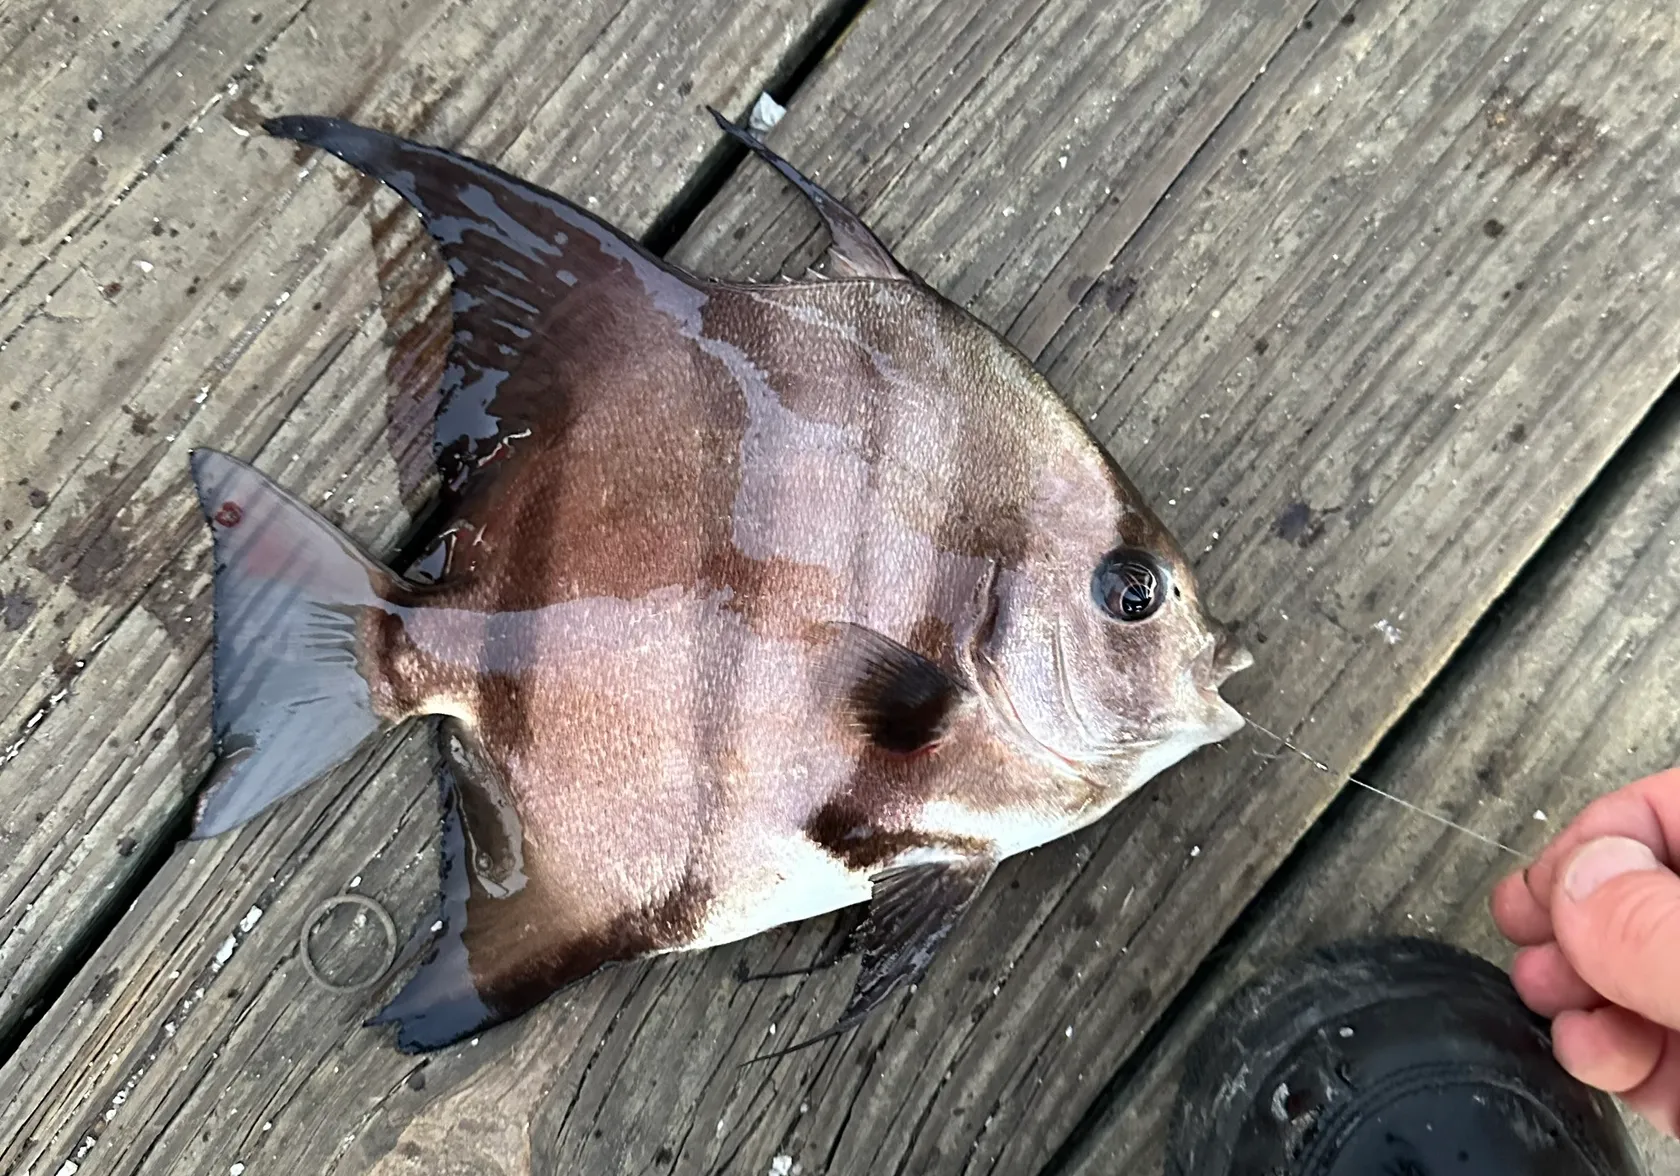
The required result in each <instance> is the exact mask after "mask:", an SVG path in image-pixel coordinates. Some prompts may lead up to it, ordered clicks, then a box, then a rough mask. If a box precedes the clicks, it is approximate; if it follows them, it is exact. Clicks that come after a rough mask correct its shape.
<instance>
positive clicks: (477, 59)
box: [0, 0, 838, 1031]
mask: <svg viewBox="0 0 1680 1176" xmlns="http://www.w3.org/2000/svg"><path fill="white" fill-rule="evenodd" d="M638 4H639V7H638ZM287 11H289V10H287V9H285V8H284V7H283V6H273V7H271V8H269V9H266V10H263V11H262V12H260V13H253V11H252V10H251V9H250V8H249V7H246V8H244V9H243V10H242V15H241V19H242V20H243V21H244V22H245V23H246V24H247V25H249V24H251V23H252V21H251V19H250V18H251V16H252V15H264V23H266V24H269V25H280V24H285V26H286V27H285V29H284V31H282V32H281V35H279V36H278V37H276V38H274V39H273V40H272V41H271V42H269V43H267V44H266V45H265V47H264V48H263V49H262V51H261V60H260V62H258V63H256V64H255V66H254V68H253V69H252V70H250V71H248V72H247V71H246V70H245V68H244V65H242V64H238V63H235V64H233V65H231V66H229V67H228V68H229V69H231V70H232V71H233V75H232V76H234V77H235V78H236V79H237V80H238V84H239V87H240V89H239V93H238V95H237V96H236V97H235V98H232V99H229V100H225V101H222V102H220V103H219V104H216V105H215V106H214V112H215V113H214V115H213V116H212V117H206V118H204V119H201V120H200V121H199V122H198V123H197V124H196V125H195V128H194V133H193V134H191V135H190V136H188V137H186V138H184V139H183V140H182V141H181V143H180V144H179V146H178V147H177V148H176V149H175V150H174V151H172V152H171V153H170V154H169V155H168V156H167V157H166V158H165V159H163V160H162V161H161V162H160V163H158V164H157V165H156V166H155V167H154V168H152V169H151V170H149V171H148V172H147V174H146V175H145V176H144V178H143V180H142V181H141V182H139V183H137V184H135V185H133V186H132V187H131V188H130V189H128V190H127V191H126V194H125V195H124V196H123V199H122V200H121V201H120V202H118V203H117V204H116V205H115V206H114V207H111V208H109V209H108V210H106V211H104V212H102V213H101V215H100V217H99V220H98V224H97V226H96V227H93V228H91V229H89V230H88V231H86V232H83V233H82V234H80V235H79V236H76V237H75V238H73V239H72V240H71V241H70V242H69V243H68V244H64V245H63V246H62V248H60V249H59V250H57V251H56V253H55V255H54V256H53V258H52V260H51V262H50V264H48V265H47V266H45V267H44V268H42V269H40V270H39V271H38V272H36V273H35V274H34V275H33V276H32V277H31V278H30V279H29V281H28V282H27V283H26V284H25V285H24V287H23V288H22V290H21V291H20V292H19V293H18V294H17V296H16V297H15V298H14V299H13V302H12V304H10V305H8V306H7V307H5V308H3V309H0V314H14V312H15V314H14V318H15V329H14V330H13V333H12V335H11V337H10V339H9V341H8V344H7V348H6V351H5V362H4V365H3V366H0V415H3V416H4V420H5V424H6V427H5V428H4V429H0V468H4V469H5V471H6V475H7V476H6V478H5V479H4V481H5V483H6V485H5V487H4V488H3V489H0V593H3V594H4V596H3V603H0V731H5V732H6V735H5V738H4V742H3V743H0V774H3V777H4V780H5V785H4V787H3V788H0V797H3V799H0V845H3V853H0V906H3V913H0V1031H4V1030H6V1029H8V1028H9V1027H10V1026H12V1025H15V1024H16V1023H17V1021H18V1019H19V1017H20V1016H21V1015H22V1014H23V1013H24V1011H25V1010H26V1008H27V1006H28V1005H29V1004H30V1003H31V1002H32V1001H34V1000H35V999H36V998H37V996H38V995H39V993H40V990H41V985H42V984H43V983H44V980H45V978H46V977H48V976H50V975H51V974H52V971H53V969H54V967H55V966H56V965H57V964H58V962H59V961H60V960H61V959H62V958H63V957H64V954H65V952H66V951H69V950H73V948H74V944H75V941H76V937H77V936H78V934H79V933H80V929H81V928H83V927H86V926H89V925H92V924H94V923H97V921H98V920H99V918H100V917H101V915H102V913H103V910H102V908H103V904H104V903H106V902H108V901H109V896H111V895H114V894H117V893H119V892H120V891H121V888H122V887H123V886H124V884H125V883H127V882H128V881H129V880H130V879H131V878H132V877H133V872H134V871H135V870H137V869H140V868H143V867H144V866H145V864H146V863H147V862H148V861H149V860H150V859H151V857H152V851H153V850H154V849H155V847H156V846H157V845H158V844H159V843H160V839H163V838H166V837H169V836H173V829H174V827H175V825H176V822H177V820H178V818H179V815H180V813H181V812H182V811H183V809H184V805H185V803H186V801H187V798H188V796H189V794H190V793H191V791H192V790H194V789H195V788H196V784H197V781H198V780H199V778H200V776H201V772H202V768H203V763H204V757H205V755H206V752H207V737H208V729H207V727H206V720H207V702H208V697H209V692H208V689H207V680H206V676H205V675H206V672H207V671H206V666H205V662H204V650H205V643H206V640H207V637H208V633H209V616H208V596H207V585H208V581H207V578H206V577H207V567H208V565H207V562H206V555H207V552H206V549H205V547H204V544H203V537H202V535H201V534H200V533H199V532H200V530H201V524H200V523H199V521H198V520H197V519H196V517H195V514H196V510H195V508H194V506H193V501H192V496H191V494H190V490H189V487H188V484H187V479H186V453H187V450H188V449H189V447H190V446H191V445H193V444H199V443H204V442H213V443H215V444H217V445H219V446H221V447H224V448H231V449H234V450H236V451H240V452H244V453H261V454H262V455H264V464H265V465H266V466H268V467H269V468H270V469H273V470H275V471H276V472H277V473H279V474H280V475H281V476H282V477H284V478H285V479H286V480H287V481H288V482H289V483H290V484H291V485H292V486H293V487H294V488H295V489H297V490H300V491H302V492H303V493H306V494H308V495H310V496H311V498H312V499H313V500H314V501H316V502H317V503H322V504H324V505H326V506H328V507H332V506H333V505H334V504H335V503H342V504H343V507H342V508H341V509H339V510H335V511H334V512H333V513H335V514H342V515H343V516H345V517H347V518H348V522H349V526H350V527H351V528H352V530H354V531H356V533H357V534H358V535H359V537H361V538H363V539H364V540H366V541H368V542H370V543H372V544H373V545H375V546H376V547H387V546H389V545H390V544H391V542H392V541H393V540H394V539H395V538H396V537H398V536H399V535H400V534H401V533H402V532H403V531H404V530H405V529H406V527H407V525H408V515H407V512H406V511H405V510H404V509H403V506H402V503H401V502H400V501H399V478H398V476H397V471H396V469H395V465H396V463H395V462H394V461H393V457H392V452H393V451H396V452H398V453H400V454H401V455H402V456H403V457H404V458H411V457H412V458H418V459H419V462H418V463H414V462H410V471H409V472H410V473H411V474H413V473H415V471H417V470H419V469H420V468H422V467H423V465H424V464H425V463H426V462H427V461H429V458H427V457H426V456H425V444H426V442H425V440H424V438H423V437H422V435H421V434H422V430H421V429H420V428H419V427H418V426H419V424H420V422H422V421H423V420H425V413H424V412H418V413H417V412H415V411H414V406H415V404H416V402H417V401H420V400H422V399H423V398H424V396H425V395H426V394H428V392H429V390H430V389H431V388H432V386H433V385H434V384H435V378H436V373H437V370H438V368H437V360H438V359H439V358H440V354H441V353H440V352H439V350H438V348H437V344H438V343H439V341H440V340H441V338H442V336H440V335H439V334H438V328H439V327H440V326H441V325H442V319H440V318H437V317H435V316H432V315H431V312H432V311H433V309H434V308H435V307H436V305H437V301H436V299H437V294H438V292H439V290H440V289H441V285H440V282H439V271H438V269H437V267H435V265H434V264H433V261H432V257H431V254H430V252H429V250H428V249H423V248H421V247H419V245H418V243H417V240H416V234H417V229H416V226H414V225H413V224H412V223H411V221H410V220H409V219H408V218H407V217H406V215H402V214H399V213H398V211H397V202H396V201H395V200H394V198H391V197H388V196H386V195H385V194H383V193H380V194H379V195H378V196H376V197H374V198H373V199H372V200H371V201H370V199H369V196H370V194H371V193H372V192H373V188H372V186H371V185H368V184H365V183H362V182H361V181H359V180H357V179H355V178H353V177H350V176H348V175H346V174H345V173H344V170H343V169H337V170H334V169H331V168H329V169H327V170H326V171H324V172H321V173H319V174H317V173H316V172H315V170H314V164H315V161H314V160H308V161H304V162H305V166H302V167H300V162H299V156H298V153H297V152H295V151H294V149H293V148H292V147H291V146H290V145H285V144H280V143H277V142H272V141H269V140H267V139H266V137H264V136H262V135H261V133H260V132H258V133H257V134H256V135H255V136H252V135H251V133H250V132H251V131H252V129H253V128H254V127H255V124H256V123H257V122H258V121H259V119H260V117H261V116H262V114H263V113H272V112H274V111H279V110H288V109H299V108H301V109H307V110H327V111H331V112H343V113H351V114H355V115H358V116H360V117H362V118H363V119H365V120H368V121H373V122H378V123H380V124H382V125H388V126H392V127H396V128H401V129H409V130H412V131H414V132H415V133H419V134H425V135H433V136H437V137H440V138H443V139H445V140H447V141H464V142H465V143H466V144H468V145H469V146H470V147H471V148H472V149H474V150H477V151H479V152H481V153H483V154H487V155H490V156H493V157H501V158H505V159H507V160H509V161H511V162H514V164H515V165H516V166H519V167H520V168H521V169H522V170H524V171H525V172H527V173H528V174H531V175H533V176H535V177H537V178H538V179H539V180H549V181H552V182H554V183H556V184H558V185H560V186H562V187H565V188H566V189H567V190H568V191H569V192H572V193H574V194H576V195H577V196H578V197H579V198H581V199H587V200H589V201H591V202H594V203H598V205H599V207H601V208H602V209H603V210H605V211H608V212H610V214H611V215H613V216H614V217H615V218H616V219H617V220H619V221H620V222H621V223H623V224H625V225H626V226H628V227H629V228H631V229H632V230H636V231H640V230H642V229H644V228H646V227H647V226H648V225H649V224H650V223H651V222H652V221H653V220H654V218H655V217H656V216H657V215H659V214H660V213H661V212H662V211H664V210H665V209H666V208H667V207H669V206H670V203H671V201H672V200H673V198H675V197H676V196H677V195H678V194H679V193H680V192H681V191H682V189H683V187H684V185H685V184H687V183H689V182H690V181H691V180H692V179H693V177H694V176H695V175H696V174H697V170H698V169H699V167H700V165H701V163H702V161H703V159H704V157H705V156H706V153H707V152H708V151H710V150H713V149H714V147H715V145H716V142H717V138H716V132H715V128H713V127H711V126H710V125H709V122H708V120H706V118H705V116H704V114H703V112H702V111H701V110H700V105H701V104H702V103H705V102H711V103H715V104H717V105H719V106H721V107H723V108H725V109H729V110H735V111H742V110H744V109H745V108H746V107H747V106H748V105H750V103H751V101H752V99H753V98H754V97H755V96H756V94H757V92H758V90H759V88H760V87H761V86H762V85H764V84H765V83H766V82H768V81H769V80H770V79H772V78H774V77H778V76H781V75H782V74H784V73H785V72H786V71H787V70H788V69H789V68H791V66H792V64H793V62H794V61H796V60H797V58H798V56H799V54H801V53H802V52H803V46H804V45H805V43H806V42H807V41H808V39H809V38H810V37H811V35H812V34H813V31H814V30H816V29H818V28H820V27H821V26H823V25H824V24H826V23H827V22H828V21H830V20H831V19H832V18H833V15H834V13H835V12H837V11H838V7H837V6H836V5H834V4H832V3H827V4H825V3H821V2H820V0H788V2H786V3H778V4H776V5H773V6H765V7H762V8H759V9H757V10H742V9H740V7H739V6H721V5H719V6H711V7H705V6H702V7H698V8H693V9H690V10H685V13H684V14H683V15H682V16H681V17H679V18H670V17H668V16H667V15H666V14H665V12H664V8H663V6H661V5H658V4H656V3H653V0H637V2H636V3H631V4H628V5H611V4H609V5H590V4H573V5H561V6H544V7H541V8H539V9H536V10H533V9H531V7H530V6H529V5H524V4H517V3H496V4H475V5H471V6H461V5H457V4H453V3H449V2H447V0H403V2H402V3H383V2H377V3H371V4H367V5H356V6H348V5H345V6H336V7H332V8H330V9H327V10H323V11H320V12H313V13H311V14H309V15H308V17H307V18H300V19H297V20H291V21H289V23H288V22H287V21H282V20H281V19H280V17H281V16H282V15H283V14H284V13H285V12H287ZM656 16H657V18H658V19H655V17H656ZM43 19H45V17H43ZM55 19H56V18H55ZM131 27H132V26H131ZM191 31H192V30H191V27H187V28H185V29H184V30H178V29H175V28H174V27H173V26H171V27H170V28H169V29H165V30H163V31H161V32H155V33H154V34H153V35H152V39H159V38H163V39H164V40H165V41H166V42H167V46H168V52H166V53H165V54H164V55H163V56H162V57H161V58H160V59H159V60H158V61H156V62H154V63H153V65H152V67H151V68H153V69H154V70H168V69H169V68H170V63H171V61H172V60H173V58H172V57H171V56H170V54H171V53H175V52H177V51H179V52H184V53H192V52H202V53H205V54H208V55H210V56H213V57H214V56H218V54H219V49H218V48H217V42H215V41H211V42H210V43H208V44H206V45H201V46H196V47H194V46H189V47H188V48H185V49H183V48H180V45H179V40H180V38H181V37H187V38H188V39H189V40H190V34H191ZM165 33H167V34H168V37H165ZM177 33H178V34H179V36H176V34H177ZM171 37H173V38H174V39H173V40H171V39H169V38H171ZM27 49H28V42H27V40H26V41H25V43H24V44H23V45H22V46H20V48H19V49H18V50H17V51H16V52H18V53H23V52H25V51H26V50H27ZM209 90H210V92H211V93H213V94H220V95H222V96H223V97H224V98H226V97H227V95H228V89H227V86H226V85H225V84H224V82H223V80H220V77H219V78H218V80H216V81H214V82H213V83H212V84H209ZM201 97H202V96H201ZM46 129H50V127H49V128H46ZM46 129H44V130H43V132H42V133H43V134H44V133H46ZM627 142H628V143H634V144H635V149H634V150H624V149H623V147H624V145H625V143H627ZM347 194H348V195H349V196H351V197H352V199H349V200H347V199H346V196H347ZM101 199H103V198H101ZM370 239H371V241H372V250H371V252H370V248H369V241H370ZM142 263H144V264H143V265H142ZM8 321H12V320H8ZM393 342H394V344H395V347H394V349H393ZM408 481H409V483H410V485H408V486H407V487H406V488H407V489H409V490H410V491H411V496H410V501H411V502H413V501H416V499H414V497H413V494H412V491H413V490H414V486H413V485H412V483H413V482H414V477H412V476H411V477H410V478H409V479H408ZM335 495H336V497H334V496H335Z"/></svg>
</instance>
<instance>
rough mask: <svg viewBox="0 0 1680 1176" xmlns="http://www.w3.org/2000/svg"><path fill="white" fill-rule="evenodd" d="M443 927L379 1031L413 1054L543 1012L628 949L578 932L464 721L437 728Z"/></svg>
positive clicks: (493, 766)
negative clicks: (391, 1033) (390, 1029)
mask: <svg viewBox="0 0 1680 1176" xmlns="http://www.w3.org/2000/svg"><path fill="white" fill-rule="evenodd" d="M435 738H437V749H438V793H440V805H442V810H444V830H442V842H440V847H438V857H440V864H438V870H440V887H438V889H440V899H442V902H440V906H442V911H440V912H438V916H437V919H438V921H440V922H442V927H440V931H438V934H437V937H435V941H433V944H432V949H430V951H428V953H427V956H425V961H423V963H422V964H420V968H418V971H415V974H413V976H412V978H410V979H408V983H407V984H403V988H402V990H400V991H398V993H396V996H395V998H391V1001H390V1003H388V1005H386V1006H385V1008H381V1010H380V1011H378V1013H376V1015H375V1016H371V1018H370V1020H368V1025H395V1026H396V1045H398V1048H402V1050H403V1052H407V1053H420V1052H427V1050H438V1048H444V1047H445V1045H452V1043H455V1042H459V1040H462V1038H465V1037H470V1035H474V1033H479V1032H484V1030H487V1028H491V1026H494V1025H499V1023H502V1021H507V1020H512V1018H514V1016H519V1015H521V1013H524V1011H528V1010H529V1008H534V1006H536V1005H539V1003H541V1001H543V1000H546V998H548V996H549V995H553V993H554V991H558V990H559V988H563V986H566V984H568V983H571V981H575V979H581V978H583V976H588V974H590V973H593V971H596V969H598V968H600V966H601V964H605V963H608V961H612V959H623V958H630V956H633V954H637V953H635V951H633V948H635V944H633V942H630V941H627V939H625V937H623V936H618V937H613V936H610V934H601V932H600V929H596V931H595V932H593V934H591V931H590V929H586V927H580V926H576V919H575V914H573V904H571V902H568V897H566V892H564V887H561V885H556V884H554V872H553V870H543V869H541V865H543V864H539V862H538V860H536V858H534V857H533V853H531V847H529V845H528V843H526V840H524V832H522V825H521V816H519V811H517V806H516V805H514V798H512V795H511V791H509V790H507V786H506V780H504V773H502V768H501V764H499V763H497V761H496V759H494V756H491V754H489V753H487V751H486V748H484V746H482V744H480V741H479V739H477V736H475V734H474V731H472V729H470V727H469V726H467V724H465V722H460V721H459V719H437V721H435Z"/></svg>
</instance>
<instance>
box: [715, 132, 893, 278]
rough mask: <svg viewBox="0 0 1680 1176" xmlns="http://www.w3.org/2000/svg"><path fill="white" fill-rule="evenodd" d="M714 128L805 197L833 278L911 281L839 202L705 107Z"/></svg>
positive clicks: (757, 142) (861, 221)
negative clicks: (824, 241) (817, 220)
mask: <svg viewBox="0 0 1680 1176" xmlns="http://www.w3.org/2000/svg"><path fill="white" fill-rule="evenodd" d="M706 109H707V110H708V111H710V112H711V115H712V117H713V118H714V119H716V120H717V125H718V126H720V127H722V128H723V129H724V131H726V132H727V133H728V134H729V135H730V136H731V137H732V138H734V139H735V140H736V141H737V142H739V143H741V144H744V145H745V146H746V147H747V148H748V149H750V150H751V151H752V153H753V154H754V155H756V156H758V157H759V158H760V159H762V160H763V161H764V162H765V163H768V164H769V165H770V166H771V167H773V168H775V169H776V170H777V171H778V172H780V173H781V174H782V178H784V179H785V180H787V181H788V183H790V184H792V185H793V186H794V187H796V188H798V189H799V190H800V191H801V192H803V193H804V194H805V198H806V199H807V200H809V201H810V202H811V203H812V204H813V205H814V206H815V207H816V210H817V215H818V216H820V217H822V219H823V224H824V225H826V226H827V227H828V235H829V236H830V237H831V238H833V240H832V241H831V242H830V243H829V247H828V256H829V259H830V264H831V265H832V266H833V267H834V269H835V271H836V276H839V277H848V278H883V279H886V280H888V281H897V282H908V281H913V280H914V278H913V276H912V275H911V274H910V273H909V271H907V270H906V269H905V268H904V267H903V266H901V265H899V264H898V261H897V260H896V259H895V258H894V257H893V255H892V254H891V253H890V252H889V251H888V250H887V247H886V246H885V245H883V244H881V239H880V238H879V237H877V236H876V235H875V234H874V233H873V232H872V231H871V230H870V228H869V226H868V225H866V224H864V223H863V220H862V219H861V218H860V217H859V216H858V215H857V213H855V212H853V211H852V210H851V209H849V208H847V207H846V206H845V205H844V204H842V203H840V201H838V200H836V199H835V198H834V197H833V196H830V195H829V194H828V193H827V192H825V191H824V190H823V189H822V188H820V187H818V186H817V185H816V184H814V183H812V182H811V181H810V180H808V179H806V178H805V176H804V175H802V174H801V173H800V171H799V169H798V168H796V167H794V166H793V165H792V164H791V163H789V162H788V161H787V160H785V159H783V158H782V157H781V156H780V155H777V154H776V153H775V152H774V151H772V150H770V148H768V147H766V146H765V145H764V143H763V141H762V140H761V139H759V137H758V136H757V135H755V134H753V133H752V132H751V131H749V130H747V129H746V128H745V127H741V126H737V125H735V124H734V123H732V122H730V121H729V120H728V119H727V118H725V117H724V116H723V115H722V114H720V113H718V112H717V111H716V110H713V109H712V108H711V107H710V106H708V107H706Z"/></svg>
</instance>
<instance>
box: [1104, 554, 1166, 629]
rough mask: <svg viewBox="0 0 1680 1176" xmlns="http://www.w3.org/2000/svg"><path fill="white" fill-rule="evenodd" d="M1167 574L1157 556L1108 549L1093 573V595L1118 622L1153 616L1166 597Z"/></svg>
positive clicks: (1139, 619)
mask: <svg viewBox="0 0 1680 1176" xmlns="http://www.w3.org/2000/svg"><path fill="white" fill-rule="evenodd" d="M1167 588H1168V584H1167V573H1166V570H1165V569H1163V568H1162V567H1161V565H1160V564H1159V563H1157V562H1156V561H1155V557H1154V556H1152V555H1150V554H1149V553H1148V552H1145V551H1138V550H1136V549H1135V548H1130V547H1121V548H1117V549H1116V550H1114V551H1111V552H1109V553H1108V554H1107V555H1105V556H1104V557H1103V561H1102V562H1101V563H1100V564H1098V565H1097V570H1096V571H1095V572H1093V573H1092V574H1091V595H1092V596H1093V597H1095V598H1096V601H1097V605H1098V606H1099V607H1100V608H1101V609H1102V610H1103V611H1104V612H1106V613H1107V614H1108V615H1109V616H1111V617H1113V618H1114V619H1115V620H1117V621H1141V620H1144V619H1145V618H1147V617H1150V616H1153V615H1154V613H1155V611H1156V610H1157V609H1159V608H1160V607H1161V602H1162V601H1163V600H1165V599H1166V598H1167Z"/></svg>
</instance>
